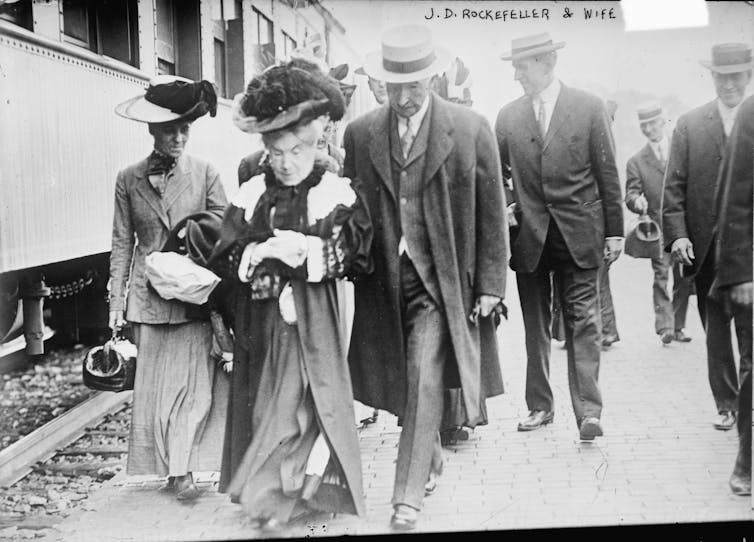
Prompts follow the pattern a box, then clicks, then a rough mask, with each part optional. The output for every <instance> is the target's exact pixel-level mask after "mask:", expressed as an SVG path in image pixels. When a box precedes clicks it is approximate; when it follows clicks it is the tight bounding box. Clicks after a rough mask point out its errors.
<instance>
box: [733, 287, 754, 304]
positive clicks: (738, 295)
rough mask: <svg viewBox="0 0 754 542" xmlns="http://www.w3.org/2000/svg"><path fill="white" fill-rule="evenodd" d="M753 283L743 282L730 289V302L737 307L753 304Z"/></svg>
mask: <svg viewBox="0 0 754 542" xmlns="http://www.w3.org/2000/svg"><path fill="white" fill-rule="evenodd" d="M752 297H753V295H752V283H751V282H743V283H741V284H736V285H735V286H732V287H731V289H730V300H731V302H732V303H735V304H736V305H742V306H749V305H751V304H752Z"/></svg>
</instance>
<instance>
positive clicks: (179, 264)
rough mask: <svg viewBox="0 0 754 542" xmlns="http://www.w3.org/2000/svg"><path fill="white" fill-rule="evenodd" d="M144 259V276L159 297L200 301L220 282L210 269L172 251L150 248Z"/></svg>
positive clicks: (197, 302) (196, 302)
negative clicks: (149, 252) (156, 250)
mask: <svg viewBox="0 0 754 542" xmlns="http://www.w3.org/2000/svg"><path fill="white" fill-rule="evenodd" d="M145 261H146V267H145V273H146V275H147V279H149V282H150V283H151V284H152V287H153V288H154V289H155V290H156V291H157V293H158V294H160V297H162V298H163V299H177V300H179V301H185V302H186V303H194V304H195V305H201V304H202V303H205V302H206V301H207V299H209V294H211V293H212V290H214V289H215V287H216V286H217V285H218V283H219V282H220V277H218V276H217V275H215V274H214V273H213V272H212V271H210V270H209V269H207V268H206V267H202V266H201V265H198V264H196V263H194V262H192V261H191V259H190V258H189V257H188V256H182V255H180V254H178V253H176V252H152V253H151V254H149V255H147V257H146V260H145Z"/></svg>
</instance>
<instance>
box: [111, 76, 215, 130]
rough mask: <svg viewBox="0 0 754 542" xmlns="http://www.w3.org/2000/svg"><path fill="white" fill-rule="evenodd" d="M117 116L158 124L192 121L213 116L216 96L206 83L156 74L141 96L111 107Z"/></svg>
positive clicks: (211, 86) (211, 87)
mask: <svg viewBox="0 0 754 542" xmlns="http://www.w3.org/2000/svg"><path fill="white" fill-rule="evenodd" d="M115 112H116V113H117V114H118V115H120V116H121V117H124V118H127V119H130V120H135V121H137V122H148V123H150V124H161V123H164V122H175V121H178V120H188V121H193V120H196V119H198V118H199V117H201V116H203V115H206V114H207V113H209V115H210V116H211V117H214V116H215V115H216V114H217V93H216V92H215V87H214V85H213V84H212V83H210V82H209V81H192V80H190V79H186V78H184V77H178V76H175V75H158V76H156V77H155V78H154V79H152V80H151V81H150V82H149V87H147V89H146V91H145V92H144V93H143V94H139V95H138V96H134V97H133V98H130V99H128V100H126V101H125V102H123V103H120V104H118V105H117V106H116V107H115Z"/></svg>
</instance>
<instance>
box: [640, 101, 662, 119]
mask: <svg viewBox="0 0 754 542" xmlns="http://www.w3.org/2000/svg"><path fill="white" fill-rule="evenodd" d="M662 114H663V111H662V104H661V103H660V102H658V101H654V100H653V101H650V102H644V103H641V104H639V105H638V106H637V107H636V116H637V117H638V118H639V124H644V123H645V122H652V121H653V120H655V119H659V118H660V117H662Z"/></svg>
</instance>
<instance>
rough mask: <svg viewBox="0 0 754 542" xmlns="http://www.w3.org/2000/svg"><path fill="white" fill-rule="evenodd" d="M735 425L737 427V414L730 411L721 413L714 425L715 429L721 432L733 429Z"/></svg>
mask: <svg viewBox="0 0 754 542" xmlns="http://www.w3.org/2000/svg"><path fill="white" fill-rule="evenodd" d="M734 425H736V413H735V412H732V411H730V410H725V411H723V412H721V413H720V414H719V415H718V418H717V419H716V420H715V423H714V426H715V429H719V430H720V431H728V430H730V429H733V426H734Z"/></svg>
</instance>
